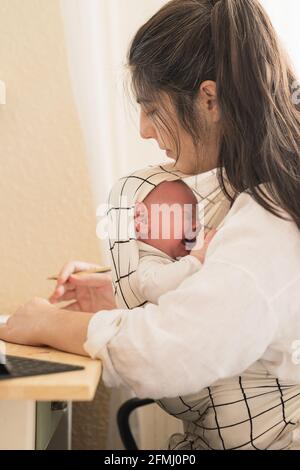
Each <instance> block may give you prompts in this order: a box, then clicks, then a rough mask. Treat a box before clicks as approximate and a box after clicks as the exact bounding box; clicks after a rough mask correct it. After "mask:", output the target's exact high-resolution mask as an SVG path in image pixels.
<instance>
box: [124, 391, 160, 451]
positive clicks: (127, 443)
mask: <svg viewBox="0 0 300 470" xmlns="http://www.w3.org/2000/svg"><path fill="white" fill-rule="evenodd" d="M152 403H155V402H154V400H150V399H144V400H140V399H139V398H132V399H131V400H128V401H126V402H125V403H123V405H122V406H121V407H120V409H119V411H118V413H117V423H118V429H119V433H120V437H121V440H122V443H123V445H124V447H125V449H126V450H139V449H138V446H137V444H136V442H135V439H134V437H133V434H132V432H131V429H130V424H129V419H130V415H131V413H132V412H133V411H135V410H136V409H137V408H140V407H142V406H146V405H151V404H152Z"/></svg>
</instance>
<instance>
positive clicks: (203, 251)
mask: <svg viewBox="0 0 300 470" xmlns="http://www.w3.org/2000/svg"><path fill="white" fill-rule="evenodd" d="M216 233H217V230H211V231H210V232H207V234H206V235H205V238H204V245H203V247H202V248H201V250H193V251H191V256H194V257H195V258H197V259H198V260H199V261H200V262H201V263H202V264H203V263H204V261H205V256H206V252H207V250H208V247H209V245H210V242H211V241H212V239H213V238H214V236H215V235H216Z"/></svg>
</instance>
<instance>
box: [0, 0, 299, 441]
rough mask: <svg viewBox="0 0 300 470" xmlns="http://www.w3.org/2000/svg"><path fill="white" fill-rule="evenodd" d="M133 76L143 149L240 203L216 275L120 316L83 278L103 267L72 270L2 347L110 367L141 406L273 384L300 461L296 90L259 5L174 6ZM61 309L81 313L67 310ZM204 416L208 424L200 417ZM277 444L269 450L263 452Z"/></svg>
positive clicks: (148, 33)
mask: <svg viewBox="0 0 300 470" xmlns="http://www.w3.org/2000/svg"><path fill="white" fill-rule="evenodd" d="M129 67H130V70H131V72H132V79H133V82H132V83H133V90H134V91H135V94H136V99H137V101H138V103H140V105H141V135H142V137H143V138H145V139H150V138H154V139H155V140H156V141H157V142H158V144H159V146H160V147H161V148H162V149H165V150H166V151H167V153H168V155H169V156H170V157H172V158H174V159H176V160H177V165H176V167H177V168H178V169H179V170H181V171H183V172H184V173H187V174H196V173H201V172H206V171H209V170H212V169H215V168H218V170H219V177H220V183H221V186H222V187H223V189H224V192H226V193H228V196H229V197H230V198H231V200H232V204H233V206H232V209H231V211H230V213H229V215H228V216H227V218H226V221H225V223H224V226H223V227H222V229H221V230H220V231H219V232H218V234H217V235H216V236H215V238H214V240H213V241H212V243H211V245H210V248H209V250H208V252H207V258H206V263H205V266H204V268H203V269H202V270H201V271H200V272H199V273H196V274H195V275H194V276H192V277H191V278H190V279H188V280H187V281H185V282H184V283H183V284H182V285H181V286H180V288H179V289H178V290H176V291H174V292H170V293H168V294H166V295H165V296H163V297H162V298H161V300H160V303H159V305H158V306H154V305H148V306H146V307H145V309H141V308H137V309H133V310H118V309H116V305H115V301H114V297H113V292H112V287H111V280H110V278H109V277H108V276H105V275H103V276H100V275H93V276H90V277H89V278H85V279H77V278H76V276H74V273H76V272H77V271H79V270H82V269H85V268H88V267H90V265H86V264H84V263H79V262H74V263H70V264H69V265H67V266H66V267H65V268H64V269H63V270H62V272H61V274H60V278H59V281H58V286H57V289H56V291H55V293H54V294H53V296H52V298H51V302H52V304H50V303H49V302H47V301H45V300H42V299H34V300H33V301H32V302H29V303H28V304H26V305H24V306H23V307H21V308H20V309H19V310H18V311H17V312H16V314H15V315H14V316H13V317H12V318H11V319H10V320H9V322H8V324H7V326H5V327H2V328H1V329H0V338H1V339H3V340H7V341H10V342H16V343H22V344H31V345H41V344H42V345H49V346H52V347H55V348H58V349H62V350H64V351H69V352H73V353H78V354H87V353H88V354H90V355H91V356H92V357H98V358H100V359H101V360H102V361H103V367H104V369H103V379H104V381H105V383H106V384H107V385H111V386H118V385H120V384H125V385H127V386H129V387H130V388H131V389H132V390H133V391H134V392H135V393H136V394H137V395H138V396H139V397H148V398H149V397H150V398H154V399H161V398H163V397H164V398H167V399H168V400H172V399H174V397H179V396H181V397H186V396H189V397H190V398H191V397H193V396H198V395H197V394H199V391H202V390H204V389H207V390H210V387H211V386H212V385H213V384H216V383H217V384H220V387H221V391H222V390H224V389H227V388H228V381H230V380H231V378H232V377H238V376H240V377H241V376H243V375H244V376H246V377H247V384H248V385H249V387H248V389H249V390H250V389H251V373H252V372H251V371H252V369H251V368H252V367H254V368H255V373H257V372H258V374H259V373H260V374H261V378H262V383H263V386H268V385H266V384H265V382H264V381H265V380H266V379H268V377H271V375H270V374H272V375H273V376H274V377H275V379H272V380H276V383H277V385H278V386H277V395H276V397H277V398H276V400H278V403H275V404H274V407H276V406H277V407H278V406H280V407H281V413H282V423H283V424H284V426H283V427H280V428H279V429H278V431H279V432H277V437H278V442H279V438H280V435H281V436H282V435H283V434H284V433H285V431H286V430H287V429H288V430H289V434H288V435H286V434H285V441H284V443H280V445H278V446H277V447H276V442H275V447H274V448H284V447H289V448H292V447H293V442H292V436H291V434H292V430H293V428H294V427H295V426H296V425H297V424H298V422H299V420H300V416H298V415H297V414H296V410H298V409H299V408H300V401H299V384H300V367H299V365H298V362H299V361H297V360H296V359H297V350H296V349H295V348H296V345H297V344H298V340H299V339H300V314H299V312H300V275H299V274H300V273H299V262H300V233H299V229H300V204H299V201H300V152H299V140H300V139H299V124H300V113H299V111H300V110H299V107H297V106H296V104H294V103H293V99H292V93H293V87H294V86H295V80H296V77H295V75H294V73H293V71H292V69H291V67H290V65H289V63H288V61H287V59H286V58H285V56H284V55H283V53H282V52H281V50H280V48H279V45H278V42H277V38H276V35H275V32H274V30H273V27H272V25H271V24H270V21H269V19H268V17H267V15H266V14H265V12H264V10H263V9H262V7H261V6H260V4H259V3H258V1H257V0H219V1H209V0H173V1H171V2H169V3H168V4H166V5H165V6H164V7H163V8H162V9H161V10H160V11H159V12H158V13H157V14H156V15H155V16H154V17H153V18H151V19H150V20H149V21H148V22H147V23H146V24H145V25H144V26H142V27H141V29H140V30H139V31H138V33H137V34H136V36H135V38H134V40H133V43H132V45H131V48H130V51H129ZM225 175H226V177H227V179H228V181H229V184H230V191H228V190H227V189H226V187H227V185H226V186H225V184H224V178H225ZM232 194H234V196H232ZM57 300H60V301H61V300H72V301H73V302H72V304H71V305H70V307H69V308H68V309H66V310H59V309H58V308H57V307H56V306H55V302H56V301H57ZM75 311H76V312H77V313H76V314H74V312H75ZM96 312H98V314H96V315H95V313H96ZM239 384H240V392H241V394H242V396H243V397H244V398H245V403H246V405H247V407H245V410H246V411H247V413H248V416H247V417H246V418H245V421H244V422H245V423H247V426H248V428H249V429H248V428H247V430H246V433H248V434H249V436H250V441H249V443H248V444H249V445H248V446H247V445H246V444H247V443H246V442H245V446H244V447H243V446H241V448H249V447H250V448H259V446H258V445H257V442H259V441H257V439H258V438H259V436H256V435H254V434H253V432H254V431H253V429H254V428H253V419H252V418H253V417H252V415H251V413H252V410H251V408H250V407H249V406H248V403H249V401H247V400H246V394H247V390H246V388H245V387H243V384H242V381H241V380H239ZM255 386H257V384H255ZM222 387H223V388H222ZM226 387H227V388H226ZM286 388H288V390H289V391H290V392H291V395H290V397H289V398H287V399H285V396H284V391H285V389H286ZM222 393H223V392H222ZM168 400H167V401H168ZM211 401H212V400H211ZM232 401H233V400H232ZM183 403H185V401H184V400H183ZM290 403H292V405H293V406H292V407H291V408H289V404H290ZM167 405H168V403H167ZM169 406H170V408H172V403H169ZM216 406H218V405H216ZM216 406H215V403H214V402H213V401H212V408H213V412H215V423H216V425H217V426H216V427H215V428H214V430H213V431H214V432H215V434H217V435H218V437H219V438H220V442H221V444H222V445H221V447H220V448H228V446H226V445H225V444H224V440H223V434H222V429H224V428H226V429H228V428H230V425H228V426H227V425H224V423H222V422H220V420H219V418H218V414H217V411H216ZM270 408H271V404H270ZM193 410H194V408H193V407H190V409H188V411H190V412H193ZM202 411H203V414H205V413H206V409H205V408H204V409H203V410H202ZM197 413H198V414H199V417H200V414H201V410H199V409H197ZM225 415H226V411H225ZM223 416H224V415H221V420H222V419H223ZM199 426H200V427H201V425H199ZM271 427H274V428H276V422H274V425H271ZM289 427H290V428H289ZM205 431H206V429H204V428H203V429H201V432H202V436H203V435H204V436H205ZM243 432H244V431H243ZM193 433H194V434H195V435H197V425H195V429H194V430H193ZM196 438H197V436H196ZM273 438H274V439H275V441H277V438H275V437H274V436H273V437H272V439H273ZM202 440H203V437H202ZM194 441H195V439H194ZM194 441H193V439H192V438H191V439H190V440H189V442H190V445H191V447H193V445H192V442H194ZM212 441H213V442H214V441H215V438H214V437H213V438H212ZM210 442H211V441H208V442H207V444H208V445H207V448H212V447H213V446H212V445H210ZM269 444H270V445H271V444H272V443H271V442H269ZM269 444H268V443H267V442H263V448H270V445H269ZM176 445H178V442H177V443H175V444H174V443H173V444H172V447H173V448H175V446H176ZM195 447H196V448H201V445H200V443H199V445H198V444H196V445H195ZM232 447H233V448H234V445H233V446H232ZM236 447H238V446H236ZM184 448H186V447H184ZM204 448H205V446H204Z"/></svg>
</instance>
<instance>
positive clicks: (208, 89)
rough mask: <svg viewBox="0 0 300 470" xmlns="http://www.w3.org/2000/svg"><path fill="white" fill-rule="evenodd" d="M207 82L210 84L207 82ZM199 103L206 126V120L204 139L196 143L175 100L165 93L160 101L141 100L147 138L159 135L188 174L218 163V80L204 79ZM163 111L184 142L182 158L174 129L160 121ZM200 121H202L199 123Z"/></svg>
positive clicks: (162, 146) (143, 133)
mask: <svg viewBox="0 0 300 470" xmlns="http://www.w3.org/2000/svg"><path fill="white" fill-rule="evenodd" d="M205 84H206V85H205ZM197 103H198V106H199V108H200V115H201V118H202V123H201V124H202V127H203V124H204V129H205V131H203V138H202V139H201V143H200V144H198V145H197V146H195V144H194V142H193V139H192V136H191V135H190V134H188V133H187V132H186V131H185V129H183V128H182V126H181V125H180V124H179V120H178V118H177V113H176V110H175V107H174V105H173V103H171V100H170V99H169V97H168V96H167V95H163V96H162V97H161V102H160V103H147V106H143V102H141V103H140V104H141V113H140V134H141V137H142V138H143V139H155V140H156V141H157V143H158V145H159V147H160V149H162V150H164V151H165V152H166V155H167V156H168V157H169V158H171V159H173V160H175V161H176V160H177V159H178V162H177V164H176V169H178V170H180V171H182V172H183V173H186V174H198V173H205V172H206V171H210V170H213V169H215V168H217V166H218V155H219V145H220V144H219V142H220V113H219V108H218V105H217V99H216V87H215V83H214V82H204V83H203V84H202V85H201V88H200V91H199V96H198V98H197ZM158 113H159V115H163V117H164V120H166V121H167V122H168V125H169V126H170V127H171V128H172V129H174V130H175V135H177V139H178V140H179V143H180V150H181V151H180V156H179V158H178V155H177V151H176V145H175V142H174V141H173V140H174V139H172V137H171V135H170V133H169V132H168V131H167V129H165V128H164V127H163V126H161V125H159V123H158V120H157V119H156V116H157V115H158ZM199 125H200V123H199Z"/></svg>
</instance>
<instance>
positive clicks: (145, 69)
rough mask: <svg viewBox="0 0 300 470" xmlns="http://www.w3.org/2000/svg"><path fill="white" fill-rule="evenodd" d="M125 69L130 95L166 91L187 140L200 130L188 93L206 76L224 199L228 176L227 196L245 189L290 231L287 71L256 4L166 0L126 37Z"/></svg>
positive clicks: (292, 131) (294, 107)
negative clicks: (214, 102)
mask: <svg viewBox="0 0 300 470" xmlns="http://www.w3.org/2000/svg"><path fill="white" fill-rule="evenodd" d="M129 65H130V67H131V70H132V78H133V86H134V90H135V93H136V95H137V96H140V95H141V94H143V95H146V96H150V97H152V98H153V99H155V98H156V99H157V97H158V95H159V93H160V92H161V91H164V92H166V93H168V94H169V96H170V97H171V99H172V100H173V102H174V104H175V107H176V110H177V114H178V117H179V121H180V123H181V125H182V126H183V127H184V128H185V129H186V130H188V131H189V132H190V134H191V135H192V136H193V138H194V140H195V141H196V139H197V137H198V138H199V140H200V141H201V132H203V129H201V126H200V125H199V123H201V119H200V118H199V116H198V115H197V112H196V106H195V103H196V98H197V92H198V90H199V87H200V85H201V83H202V82H203V81H204V80H214V81H216V83H217V93H218V101H219V106H220V110H221V126H222V141H221V148H220V157H219V158H220V160H219V163H220V171H219V179H220V182H221V185H222V188H223V190H224V192H225V193H226V194H227V195H228V197H229V198H230V199H232V200H234V197H233V196H232V191H231V190H230V191H228V190H227V189H226V188H228V182H229V184H230V186H231V189H232V190H233V193H234V194H235V195H237V194H239V193H241V192H244V191H247V192H248V193H250V194H251V195H252V196H253V198H254V199H255V200H256V201H257V202H258V203H259V204H260V205H261V206H263V207H264V208H265V209H266V210H268V211H270V212H271V213H273V214H275V215H277V216H279V217H282V218H286V216H284V215H283V213H282V210H284V211H285V212H286V214H287V216H288V217H290V218H292V219H293V220H294V221H295V222H296V224H297V226H298V228H299V229H300V147H299V144H300V106H299V102H300V100H299V99H298V100H295V99H294V100H293V97H295V90H297V81H296V75H295V73H294V72H293V70H292V68H291V66H290V64H289V61H288V59H287V57H286V56H285V54H284V52H283V51H282V50H281V49H280V45H279V41H278V39H277V36H276V33H275V30H274V28H273V26H272V24H271V22H270V20H269V18H268V16H267V14H266V13H265V11H264V9H263V7H262V6H261V4H260V3H259V1H258V0H217V1H215V0H172V1H170V2H169V3H167V4H166V5H165V6H164V7H163V8H162V9H161V10H160V11H159V12H158V13H157V14H156V15H154V17H152V18H151V19H150V20H149V21H148V22H147V23H146V24H145V25H144V26H143V27H142V28H141V29H140V30H139V32H138V33H137V35H136V36H135V38H134V40H133V43H132V45H131V48H130V52H129ZM299 87H300V85H299ZM196 124H198V129H197V128H196ZM223 169H224V170H225V172H224V171H223ZM224 173H225V175H224ZM225 178H226V182H225ZM262 183H264V186H262ZM264 188H265V189H264Z"/></svg>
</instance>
